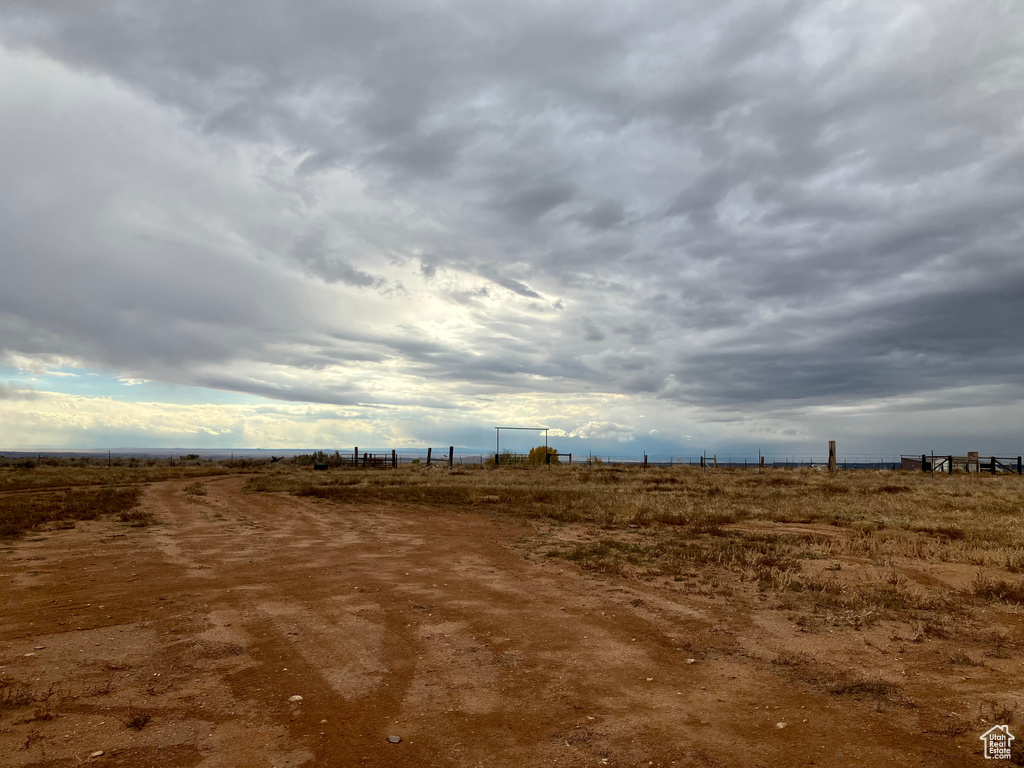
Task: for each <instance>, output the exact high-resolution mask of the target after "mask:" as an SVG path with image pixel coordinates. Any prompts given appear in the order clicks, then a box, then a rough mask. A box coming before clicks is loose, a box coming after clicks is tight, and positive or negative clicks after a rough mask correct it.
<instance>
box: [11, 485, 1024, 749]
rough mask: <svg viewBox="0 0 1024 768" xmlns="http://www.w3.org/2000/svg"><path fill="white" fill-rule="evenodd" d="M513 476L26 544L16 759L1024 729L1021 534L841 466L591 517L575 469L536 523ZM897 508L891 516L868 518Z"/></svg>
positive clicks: (21, 566) (192, 515)
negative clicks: (836, 477) (1023, 721)
mask: <svg viewBox="0 0 1024 768" xmlns="http://www.w3.org/2000/svg"><path fill="white" fill-rule="evenodd" d="M495 476H496V477H497V478H499V479H498V480H495V481H489V482H496V483H498V485H499V486H501V484H502V483H507V484H508V487H487V488H482V489H474V487H472V486H470V485H468V484H467V485H466V487H464V488H462V490H459V491H458V492H457V503H455V504H446V503H444V494H443V493H441V492H440V491H437V490H436V484H433V485H430V486H429V487H428V486H426V485H425V484H423V483H421V481H420V479H419V476H413V475H409V479H408V481H407V483H406V484H407V485H410V486H413V487H412V489H411V490H409V489H405V490H403V488H402V486H401V485H400V484H399V480H398V479H396V478H397V476H391V475H386V474H377V475H374V474H373V473H369V474H367V473H358V472H351V473H349V474H347V475H345V476H344V478H343V479H344V482H343V483H342V482H341V480H338V483H339V484H338V485H337V486H336V487H340V488H342V489H343V491H342V492H340V493H338V494H336V495H334V496H333V497H332V495H331V493H322V494H319V495H318V494H315V493H306V494H305V495H300V496H295V495H290V494H288V493H283V492H263V493H246V492H243V490H242V489H243V483H244V478H241V477H224V478H210V477H204V478H203V480H202V483H201V485H200V484H198V483H196V481H195V479H194V478H186V479H179V480H171V481H164V482H160V483H156V484H153V485H151V486H150V487H149V488H148V489H147V490H146V492H145V494H144V496H143V499H142V503H141V506H140V507H139V511H140V512H142V513H144V514H147V515H150V516H151V517H152V519H153V520H155V521H156V524H154V525H149V526H148V527H132V526H130V525H125V524H124V523H122V522H119V521H117V520H116V519H104V518H100V519H94V520H82V521H78V522H77V523H76V525H75V527H74V528H67V529H55V530H37V531H34V532H32V533H30V534H29V535H27V536H25V537H23V538H21V539H16V540H9V541H6V542H4V543H2V544H0V584H2V585H3V589H2V590H0V758H2V760H0V762H2V763H3V764H4V765H11V766H29V765H40V766H42V765H48V766H50V765H52V766H63V765H77V764H79V763H81V762H95V763H97V764H107V765H124V766H143V767H144V766H157V765H175V766H249V765H252V766H300V765H306V766H314V765H316V766H320V765H323V766H333V765H381V766H387V765H395V766H398V765H402V766H409V765H412V766H416V765H437V766H477V765H486V766H522V765H564V766H577V765H580V766H582V765H593V766H601V765H620V766H622V765H652V764H653V765H660V766H669V765H677V766H688V765H693V766H733V765H736V766H740V765H742V766H753V765H763V766H775V765H882V764H927V765H948V766H954V765H955V766H960V765H969V764H973V763H975V762H977V763H978V764H979V765H980V764H982V758H981V753H980V746H979V745H980V741H978V736H979V735H980V734H981V733H982V732H983V731H984V730H986V729H987V728H988V727H990V725H991V724H994V723H996V722H1010V723H1011V728H1012V727H1013V725H1012V724H1013V723H1014V722H1015V721H1016V720H1017V718H1018V713H1017V709H1018V707H1019V705H1020V700H1021V691H1020V687H1019V685H1018V681H1019V679H1020V673H1021V666H1022V660H1024V651H1022V648H1021V641H1022V639H1024V635H1022V629H1024V627H1022V622H1021V615H1020V614H1019V613H1018V611H1017V608H1016V606H1015V605H1014V604H1013V603H1010V602H1007V601H1006V600H1002V599H1000V597H999V596H998V595H990V594H985V593H984V591H983V590H982V591H980V592H979V594H973V593H972V592H971V583H973V582H967V581H966V576H967V575H969V573H973V574H975V575H976V574H977V573H983V574H987V578H989V582H988V583H990V584H991V583H996V584H997V585H998V583H999V582H998V579H1004V580H1009V581H1006V583H1008V584H1016V583H1017V581H1016V578H1017V577H1016V576H1015V575H1014V574H1013V573H1012V572H1009V571H1007V570H1006V569H1005V568H1002V567H1000V566H998V561H1000V558H1003V557H1004V555H1006V553H1004V552H1003V549H1005V547H1004V546H1003V543H996V544H992V547H998V548H997V549H993V548H981V549H979V550H978V551H977V552H975V551H974V550H971V549H965V546H966V545H965V544H964V541H963V540H962V539H960V538H956V534H953V536H950V535H944V534H942V533H941V532H938V533H937V532H935V531H931V532H928V531H924V532H922V531H918V530H915V529H914V525H916V523H914V519H913V516H912V515H910V513H909V512H908V513H907V519H906V521H905V523H906V524H905V525H904V524H902V523H901V524H899V525H895V524H893V523H892V522H891V519H892V514H898V515H903V512H902V511H901V510H902V509H903V507H898V506H897V507H894V506H893V505H901V504H906V499H907V497H908V496H912V495H914V494H918V493H922V491H920V490H919V489H916V488H915V489H914V490H912V491H907V492H903V491H901V492H899V493H895V492H885V491H872V490H871V489H870V487H868V486H865V487H863V488H862V487H861V486H858V485H856V484H854V485H853V486H851V487H850V488H849V489H848V490H846V491H835V490H828V488H829V487H833V488H835V487H841V486H839V485H837V484H836V483H835V482H833V481H819V480H817V479H815V480H813V482H814V483H816V484H818V485H820V486H821V487H822V488H824V489H825V491H824V495H823V496H821V497H818V498H824V499H825V502H823V506H824V507H825V509H824V511H823V512H822V513H821V516H820V517H814V519H809V520H803V519H799V518H800V517H801V515H802V514H803V513H801V514H794V515H786V514H783V513H784V512H785V505H784V504H783V503H782V502H781V501H780V500H779V499H778V498H776V497H775V496H773V495H772V494H774V493H776V492H777V491H780V492H784V493H786V494H793V493H795V492H794V491H793V482H792V479H791V478H792V475H782V474H781V473H780V477H783V478H785V479H786V482H785V483H779V484H776V485H765V486H764V488H763V489H762V488H761V487H760V486H758V488H759V490H757V494H759V496H758V497H757V499H756V503H757V504H758V505H761V506H759V507H758V508H761V507H764V509H765V514H764V515H763V516H762V517H760V518H755V517H754V516H753V515H746V514H741V513H738V512H737V511H736V510H737V509H738V507H737V506H736V504H739V503H740V502H739V501H737V499H740V498H741V497H740V496H739V495H737V494H738V492H737V491H736V484H735V483H723V484H722V485H721V486H720V490H719V491H717V492H716V491H714V490H713V489H714V487H715V485H714V481H713V480H709V479H707V478H701V479H699V480H693V481H692V483H694V484H695V485H693V487H692V488H691V489H690V490H687V491H686V492H685V493H683V494H682V495H680V496H679V497H678V498H679V499H682V501H679V502H678V504H677V505H676V506H675V507H672V506H671V505H669V503H668V502H667V501H660V500H659V501H658V502H657V504H656V505H654V506H652V503H651V502H649V501H647V500H645V499H644V498H643V496H642V495H640V494H633V492H632V491H626V492H624V493H623V494H622V495H623V496H628V497H629V499H630V501H629V503H630V504H634V505H635V507H634V508H632V513H631V514H630V515H628V516H626V517H623V518H621V519H619V518H615V517H614V516H609V515H606V514H604V513H603V512H602V513H601V515H600V516H599V518H598V519H596V520H594V521H588V520H587V519H585V518H586V510H587V509H588V508H589V507H588V506H587V504H588V502H587V499H586V498H584V499H583V500H580V499H579V498H577V497H575V496H572V495H570V494H567V493H565V492H564V487H565V486H566V485H571V483H575V482H582V481H579V480H578V478H576V477H575V476H569V475H566V476H565V478H564V482H563V481H562V480H559V481H558V483H559V484H561V485H560V486H559V485H558V484H556V485H555V486H552V487H550V488H548V490H547V491H545V492H544V493H545V494H546V495H543V496H542V497H540V499H539V500H538V497H537V495H536V494H535V495H534V496H532V497H531V499H530V500H528V501H529V503H524V504H523V505H522V510H524V513H523V514H518V515H514V516H513V515H510V514H509V509H508V505H510V504H512V503H514V502H515V499H516V497H515V494H514V493H513V491H512V490H511V488H512V486H513V485H514V483H515V482H518V481H517V480H516V478H517V477H519V476H520V475H516V474H515V473H514V472H509V473H508V474H503V473H502V472H498V473H495ZM649 477H653V478H656V479H657V480H658V482H657V483H653V486H654V487H655V488H662V489H663V490H662V491H661V492H660V497H659V498H661V497H667V496H668V494H669V490H668V489H670V488H672V487H674V485H676V484H677V480H676V478H675V477H674V476H672V475H670V474H669V473H660V474H657V473H655V474H652V475H650V476H649ZM509 478H511V479H509ZM460 479H461V478H458V477H456V478H455V480H454V482H457V481H459V480H460ZM597 479H598V480H599V482H600V485H601V493H602V494H603V495H604V496H607V495H608V494H609V493H615V492H616V491H615V490H614V489H615V488H616V487H617V486H619V485H620V484H621V483H622V482H624V481H623V479H622V478H621V477H620V476H619V475H617V474H613V473H608V475H607V476H606V477H605V476H600V477H598V478H597ZM324 482H326V481H324ZM685 482H690V481H689V480H686V481H685ZM742 482H743V483H748V482H749V480H748V479H746V478H745V479H743V480H742ZM887 482H890V484H893V485H894V486H895V485H899V486H900V488H903V487H904V486H905V485H906V483H907V481H904V480H900V481H899V482H898V483H894V482H893V481H887ZM360 483H361V484H363V485H362V488H363V490H362V491H357V490H353V489H355V488H358V487H359V484H360ZM828 483H832V486H829V485H828ZM648 484H651V483H648ZM197 487H199V488H201V489H202V491H203V493H197V492H196V490H197ZM249 487H250V489H251V484H250V486H249ZM266 487H270V486H269V485H267V486H266ZM432 488H433V490H432ZM648 490H652V489H648ZM968 491H970V489H969V488H953V487H952V486H950V487H949V489H948V491H947V496H946V497H945V498H947V499H954V500H955V499H956V498H959V497H958V496H957V494H962V493H965V492H968ZM538 493H540V491H538ZM1000 493H1001V494H1002V495H1000V496H999V499H1001V500H1002V501H1001V503H1003V504H1004V505H1005V509H1004V510H1003V511H1001V512H1000V514H1006V515H1011V514H1012V499H1013V498H1014V497H1013V495H1012V494H1013V493H1017V494H1018V495H1017V497H1016V498H1018V499H1019V488H1018V489H1016V490H1014V489H1011V492H1010V494H1009V495H1007V494H1003V493H1002V492H1000ZM588 498H589V497H588ZM595 498H596V497H595ZM743 498H746V497H743ZM876 498H877V499H881V500H882V502H880V503H882V504H883V505H884V506H885V508H886V509H888V510H889V512H890V518H887V519H889V520H890V522H888V523H886V524H884V525H883V526H882V527H878V526H877V524H876V523H875V522H874V520H873V518H869V516H868V515H866V516H865V518H866V519H865V520H860V516H859V515H856V514H854V513H853V512H852V511H851V510H852V509H854V507H853V506H850V505H851V499H858V500H861V502H862V503H863V500H865V499H868V500H873V499H876ZM686 499H690V501H686ZM837 499H838V501H836V500H837ZM698 502H699V503H698ZM743 503H746V502H743ZM753 503H754V502H751V504H753ZM730 505H731V506H730ZM843 505H847V506H843ZM865 507H866V508H868V509H869V510H870V504H865ZM542 508H543V509H548V510H555V511H556V512H557V514H539V513H538V514H534V512H537V510H540V509H542ZM1001 509H1002V508H1001ZM893 510H895V512H893ZM837 514H838V515H839V518H838V524H833V523H834V522H835V521H836V520H837V517H836V515H837ZM943 514H945V513H943ZM901 519H902V518H901ZM955 523H956V521H955V520H954V522H953V523H949V522H948V521H947V522H941V523H940V524H941V525H945V526H948V525H954V524H955ZM929 525H933V527H934V525H939V524H937V523H934V522H930V523H929ZM943 530H946V529H943ZM949 530H955V528H951V529H949ZM1010 544H1011V545H1012V544H1013V542H1010ZM574 548H575V549H574ZM1011 554H1012V553H1011ZM961 555H962V557H961ZM972 557H974V558H976V559H980V562H979V563H977V564H975V563H972V562H969V560H970V558H972ZM716 558H717V559H716ZM759 558H760V559H759ZM964 560H968V562H963V561H964ZM837 565H838V566H839V567H836V566H837ZM973 578H974V576H972V579H973ZM795 584H799V585H800V586H794V585H795ZM954 599H955V600H956V601H958V602H959V603H960V604H961V605H960V606H959V607H957V606H955V605H951V604H950V601H952V600H954ZM858 617H859V618H858ZM296 697H301V698H296ZM780 724H784V726H782V727H780ZM389 736H399V737H401V742H400V743H397V744H395V743H391V742H390V741H389V740H388V737H389ZM97 752H102V753H103V754H102V755H97V756H95V757H90V756H91V755H93V754H95V753H97Z"/></svg>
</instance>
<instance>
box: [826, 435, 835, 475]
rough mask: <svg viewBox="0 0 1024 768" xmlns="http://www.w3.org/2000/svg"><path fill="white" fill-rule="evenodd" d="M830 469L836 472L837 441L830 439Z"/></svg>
mask: <svg viewBox="0 0 1024 768" xmlns="http://www.w3.org/2000/svg"><path fill="white" fill-rule="evenodd" d="M828 471H829V472H831V473H832V474H833V475H834V474H835V473H836V441H835V440H829V441H828Z"/></svg>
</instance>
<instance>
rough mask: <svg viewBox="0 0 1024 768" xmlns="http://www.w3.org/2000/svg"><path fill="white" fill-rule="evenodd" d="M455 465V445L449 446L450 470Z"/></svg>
mask: <svg viewBox="0 0 1024 768" xmlns="http://www.w3.org/2000/svg"><path fill="white" fill-rule="evenodd" d="M454 463H455V446H454V445H449V446H448V469H451V468H452V465H453V464H454Z"/></svg>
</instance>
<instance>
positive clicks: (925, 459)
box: [921, 453, 928, 472]
mask: <svg viewBox="0 0 1024 768" xmlns="http://www.w3.org/2000/svg"><path fill="white" fill-rule="evenodd" d="M927 460H928V457H927V456H925V455H924V454H923V453H922V454H921V471H922V472H927V471H928V467H926V466H925V464H926V462H927Z"/></svg>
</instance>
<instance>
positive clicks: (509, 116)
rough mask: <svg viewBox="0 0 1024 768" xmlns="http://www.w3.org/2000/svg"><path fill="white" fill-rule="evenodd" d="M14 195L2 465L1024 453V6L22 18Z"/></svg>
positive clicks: (236, 7)
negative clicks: (506, 432)
mask: <svg viewBox="0 0 1024 768" xmlns="http://www.w3.org/2000/svg"><path fill="white" fill-rule="evenodd" d="M98 8H99V9H100V10H97V9H98ZM0 174H2V175H0V448H7V449H18V448H35V447H53V448H85V447H107V446H109V445H119V446H154V447H155V446H168V447H170V446H194V447H215V446H216V447H237V448H241V447H268V448H270V447H293V448H299V447H334V446H335V445H337V446H351V445H355V444H358V445H360V446H376V447H403V446H424V447H425V446H427V445H432V446H434V445H436V446H440V445H445V446H446V445H448V444H451V443H455V444H457V445H460V446H484V447H486V446H488V445H491V441H492V440H493V434H494V431H493V426H494V425H496V424H523V425H534V424H543V425H545V426H550V427H552V428H553V430H555V432H554V434H556V435H559V436H560V438H559V440H560V442H559V445H560V447H561V446H564V449H565V450H573V449H574V447H575V450H577V451H579V450H586V449H588V448H590V449H597V450H605V451H612V452H618V453H621V454H623V455H625V454H630V453H638V452H639V451H640V450H647V451H648V452H650V453H673V452H675V453H681V454H685V453H691V454H693V453H699V452H700V451H701V450H704V449H707V450H709V451H717V452H719V453H725V452H726V451H744V450H747V451H753V452H754V453H756V449H757V448H758V447H761V448H762V449H764V450H766V451H768V452H771V451H798V452H812V451H814V452H821V450H822V446H823V443H824V441H826V440H828V439H830V438H831V439H836V440H838V441H839V444H840V452H841V453H843V452H846V451H865V452H866V451H871V452H899V451H905V452H908V453H913V452H921V451H925V450H931V449H934V450H936V451H939V452H948V451H958V452H959V451H965V450H967V449H968V448H971V449H975V448H977V449H980V450H982V451H983V452H987V451H996V452H1010V453H1013V454H1017V453H1020V452H1021V448H1022V443H1024V435H1022V429H1021V428H1022V425H1024V407H1022V383H1024V335H1022V330H1024V304H1022V300H1024V215H1022V214H1024V3H1021V2H1020V1H1019V0H972V1H971V2H967V1H966V0H928V1H927V2H923V1H922V2H908V1H904V0H877V1H872V0H860V1H859V2H848V1H847V0H822V1H819V2H804V1H801V0H714V1H712V0H690V1H689V2H687V1H686V0H666V1H664V2H661V1H658V0H651V1H649V2H643V1H640V2H629V3H626V2H621V1H620V2H601V0H587V2H567V1H564V0H550V1H548V2H532V1H531V0H515V2H505V1H504V0H491V1H489V2H462V1H461V0H451V1H450V2H424V0H408V2H406V1H405V0H394V1H388V2H372V3H371V2H359V3H355V2H353V3H345V2H338V1H337V0H331V1H329V2H328V1H326V0H324V1H323V2H316V1H310V2H302V3H295V2H286V1H285V0H279V1H278V2H271V1H269V0H267V1H262V2H251V1H250V0H246V2H240V1H239V2H227V1H225V0H221V1H219V2H216V3H182V2H178V1H176V0H175V1H172V0H164V1H163V2H161V1H159V0H146V1H145V2H141V1H140V2H130V1H129V0H122V1H121V2H112V3H104V4H100V5H99V6H97V5H94V4H90V3H69V2H57V1H52V2H48V1H46V0H4V2H3V4H2V5H0ZM523 440H524V441H525V445H526V446H528V445H530V444H533V443H534V442H535V439H534V436H532V435H525V436H524V437H523Z"/></svg>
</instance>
